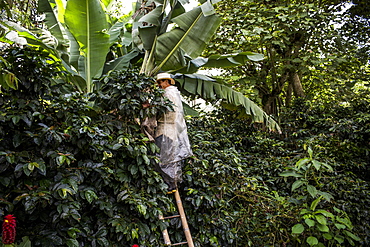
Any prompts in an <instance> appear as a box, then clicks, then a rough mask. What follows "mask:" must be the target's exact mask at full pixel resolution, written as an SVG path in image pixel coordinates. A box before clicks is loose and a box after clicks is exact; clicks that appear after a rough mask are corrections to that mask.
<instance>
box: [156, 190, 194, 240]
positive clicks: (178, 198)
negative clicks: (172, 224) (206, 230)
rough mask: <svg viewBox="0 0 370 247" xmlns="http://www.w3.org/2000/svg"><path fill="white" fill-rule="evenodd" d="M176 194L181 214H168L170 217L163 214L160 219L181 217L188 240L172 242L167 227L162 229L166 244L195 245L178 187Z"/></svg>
mask: <svg viewBox="0 0 370 247" xmlns="http://www.w3.org/2000/svg"><path fill="white" fill-rule="evenodd" d="M174 195H175V200H176V205H177V209H178V212H179V215H172V216H168V217H163V215H159V219H160V220H166V219H173V218H180V219H181V224H182V229H183V230H184V234H185V237H186V242H181V243H175V244H172V243H171V240H170V236H169V235H168V231H167V229H164V230H163V231H162V235H163V239H164V244H165V245H166V246H176V245H183V244H187V245H188V246H189V247H194V244H193V239H192V237H191V234H190V230H189V226H188V222H187V220H186V215H185V211H184V208H183V207H182V202H181V198H180V193H179V190H178V189H176V191H175V192H174Z"/></svg>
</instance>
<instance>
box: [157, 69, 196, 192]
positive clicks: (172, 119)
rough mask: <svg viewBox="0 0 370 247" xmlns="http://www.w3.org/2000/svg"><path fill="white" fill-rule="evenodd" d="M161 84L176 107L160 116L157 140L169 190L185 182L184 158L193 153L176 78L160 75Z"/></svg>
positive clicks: (162, 171) (162, 170)
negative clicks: (183, 175) (183, 178)
mask: <svg viewBox="0 0 370 247" xmlns="http://www.w3.org/2000/svg"><path fill="white" fill-rule="evenodd" d="M157 83H158V86H159V87H160V88H162V89H164V90H165V93H164V96H165V97H167V98H168V99H169V100H171V102H172V103H173V111H167V112H166V113H164V114H163V115H162V116H160V117H159V118H158V119H157V129H156V132H155V143H156V144H157V146H158V147H159V148H160V153H159V159H160V161H161V163H160V164H159V171H160V172H161V175H162V177H163V180H164V181H165V182H166V183H167V184H168V186H169V188H168V190H169V192H170V193H171V192H172V193H173V192H175V191H176V189H177V184H178V183H181V182H182V178H181V176H182V166H183V163H184V160H185V159H186V158H188V157H190V156H192V155H193V153H192V151H191V147H190V143H189V138H188V133H187V128H186V123H185V119H184V111H183V107H182V101H181V96H180V92H179V90H178V89H177V88H176V87H175V86H173V85H174V84H175V80H174V79H172V78H171V75H170V74H168V73H160V74H158V75H157Z"/></svg>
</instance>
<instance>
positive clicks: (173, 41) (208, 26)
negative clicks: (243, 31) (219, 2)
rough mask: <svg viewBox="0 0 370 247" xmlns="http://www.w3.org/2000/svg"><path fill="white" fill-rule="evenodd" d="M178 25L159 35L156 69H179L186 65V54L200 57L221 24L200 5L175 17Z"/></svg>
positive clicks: (156, 44) (156, 45)
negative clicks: (204, 12) (203, 10)
mask: <svg viewBox="0 0 370 247" xmlns="http://www.w3.org/2000/svg"><path fill="white" fill-rule="evenodd" d="M172 21H173V22H174V23H175V25H176V27H175V28H174V29H173V30H171V31H170V32H166V33H164V34H162V35H160V36H158V38H157V40H156V43H155V60H156V65H157V67H156V69H155V70H154V71H153V73H156V72H158V71H159V70H160V69H162V70H164V71H171V70H177V69H180V68H182V67H184V66H186V63H184V62H185V60H184V56H185V55H186V56H189V57H190V58H196V57H198V56H199V55H200V54H201V53H202V51H203V50H204V48H205V47H206V44H207V42H208V41H209V40H210V38H211V37H212V35H213V34H214V33H215V31H216V29H217V28H218V26H219V24H220V21H221V20H220V18H219V17H218V16H216V15H211V16H207V17H206V16H204V15H203V12H202V10H201V8H200V7H197V8H194V9H193V10H191V11H189V12H186V13H184V14H182V15H179V16H177V17H176V18H173V19H172Z"/></svg>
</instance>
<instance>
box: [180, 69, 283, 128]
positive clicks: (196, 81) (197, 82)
mask: <svg viewBox="0 0 370 247" xmlns="http://www.w3.org/2000/svg"><path fill="white" fill-rule="evenodd" d="M175 79H176V81H178V82H179V83H180V85H181V87H180V90H182V91H185V92H187V93H190V94H192V95H198V96H199V97H201V98H203V99H205V100H216V99H221V100H223V102H225V103H227V104H230V105H233V106H235V107H237V108H242V111H241V115H240V116H244V115H247V116H249V117H251V119H252V121H253V122H258V123H264V124H265V125H266V126H267V127H268V128H269V129H271V130H277V131H279V132H280V127H279V125H278V124H277V123H276V122H275V120H274V119H272V118H271V117H270V116H268V115H267V114H266V113H265V112H264V111H263V110H262V109H261V108H260V107H259V106H258V105H256V104H255V103H254V102H253V101H251V100H250V99H248V98H247V97H245V96H244V95H243V94H242V93H240V92H237V91H235V90H233V89H232V88H230V87H228V86H226V85H223V84H220V83H217V82H216V81H215V80H213V79H212V78H210V77H208V76H205V75H200V74H188V75H185V74H176V75H175Z"/></svg>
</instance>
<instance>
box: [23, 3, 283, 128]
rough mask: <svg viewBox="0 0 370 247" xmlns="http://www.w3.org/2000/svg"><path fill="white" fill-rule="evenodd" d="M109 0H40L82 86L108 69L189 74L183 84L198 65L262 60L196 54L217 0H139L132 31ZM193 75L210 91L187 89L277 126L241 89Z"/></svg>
mask: <svg viewBox="0 0 370 247" xmlns="http://www.w3.org/2000/svg"><path fill="white" fill-rule="evenodd" d="M113 1H114V0H104V1H103V0H69V1H66V0H55V1H54V0H39V10H40V12H43V13H45V15H46V19H45V20H46V24H47V26H48V30H49V32H50V33H51V34H52V35H53V37H55V38H56V40H57V43H56V45H55V46H56V50H57V51H58V54H59V56H60V59H61V60H62V63H63V64H64V67H65V68H66V69H67V70H68V71H69V72H71V74H72V76H71V78H70V80H71V81H72V82H73V83H74V84H75V85H76V86H77V87H78V88H79V90H80V91H85V92H92V91H93V90H94V79H99V78H101V76H102V75H104V74H109V73H110V71H112V70H122V69H127V68H129V67H133V66H141V72H142V73H144V74H146V75H147V76H154V75H155V74H156V73H158V72H160V71H168V72H171V73H172V74H175V73H181V74H187V75H186V76H184V78H187V79H186V80H185V81H184V83H185V84H186V85H190V84H191V83H193V80H192V79H191V77H189V74H192V73H195V72H197V71H198V70H199V69H200V68H202V67H208V68H211V67H216V68H217V67H218V68H220V67H221V68H227V67H231V66H237V65H240V64H244V63H245V62H247V61H249V60H252V61H258V60H260V59H263V57H262V56H261V55H260V54H256V53H253V52H245V53H239V54H226V55H213V56H211V57H209V58H203V57H199V56H200V55H201V54H202V52H203V50H204V48H205V47H206V45H207V42H208V41H209V40H210V39H211V37H212V35H213V34H214V33H215V32H216V30H217V28H218V26H219V24H220V22H221V19H220V18H219V17H218V16H217V15H216V14H215V11H214V9H213V5H212V4H214V3H216V2H217V1H218V0H213V1H212V2H211V0H206V1H203V3H202V4H201V5H200V6H198V7H196V8H193V9H192V10H190V11H186V10H185V8H184V4H186V3H187V0H155V1H153V0H138V1H137V4H136V9H135V13H134V15H133V17H134V20H133V24H132V31H131V33H130V32H129V30H128V29H127V28H125V25H126V24H127V23H128V22H129V21H130V20H131V15H125V16H123V17H122V18H119V19H116V20H113V19H112V18H111V16H110V15H109V14H108V12H107V11H106V10H107V8H109V6H111V5H112V4H111V3H112V2H113ZM122 34H123V35H122ZM129 35H130V37H129ZM25 36H26V38H27V40H28V42H29V43H30V44H32V45H38V46H45V44H42V40H41V37H42V36H41V37H38V38H37V37H36V38H35V36H32V35H30V34H29V33H26V34H25ZM115 44H118V45H121V47H122V46H125V47H126V48H127V49H125V50H126V51H125V52H123V53H122V54H121V56H119V57H114V58H112V59H107V55H108V54H109V52H110V49H111V47H112V46H113V45H115ZM46 47H47V46H46ZM49 48H50V47H49ZM133 61H136V62H137V61H139V64H133ZM196 77H198V78H197V79H196V80H197V83H198V85H213V86H212V88H213V91H212V90H208V91H209V92H208V91H207V90H205V91H204V92H205V93H199V91H197V90H196V88H198V87H199V86H197V87H194V86H189V87H186V88H188V89H189V88H192V90H187V92H188V93H190V94H194V95H198V96H199V97H203V98H206V99H207V97H206V96H207V95H208V94H212V95H214V97H219V98H220V99H222V100H223V101H224V102H225V103H226V104H234V105H236V106H241V107H242V108H243V110H242V113H243V114H242V115H247V116H251V117H252V120H253V121H256V122H265V123H266V124H267V126H268V127H269V128H271V129H277V128H278V125H277V124H276V122H275V121H274V120H273V119H272V118H270V117H269V116H268V115H267V114H265V113H264V112H263V111H262V110H261V109H260V108H259V107H258V106H257V105H256V104H254V103H253V102H251V101H250V100H249V99H248V98H246V97H245V96H243V95H242V94H240V93H239V92H236V91H234V90H232V89H231V88H229V87H226V86H224V85H223V86H217V82H215V81H213V80H208V79H207V80H204V81H203V80H202V79H200V78H199V75H198V76H196ZM199 83H200V84H199ZM185 84H184V85H185ZM220 85H221V84H220ZM184 88H185V86H184V87H182V88H180V89H181V90H184ZM205 88H210V87H208V86H207V87H205ZM215 88H220V90H221V91H220V90H216V89H215ZM207 92H208V93H207Z"/></svg>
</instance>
